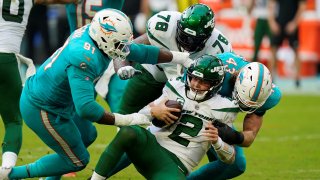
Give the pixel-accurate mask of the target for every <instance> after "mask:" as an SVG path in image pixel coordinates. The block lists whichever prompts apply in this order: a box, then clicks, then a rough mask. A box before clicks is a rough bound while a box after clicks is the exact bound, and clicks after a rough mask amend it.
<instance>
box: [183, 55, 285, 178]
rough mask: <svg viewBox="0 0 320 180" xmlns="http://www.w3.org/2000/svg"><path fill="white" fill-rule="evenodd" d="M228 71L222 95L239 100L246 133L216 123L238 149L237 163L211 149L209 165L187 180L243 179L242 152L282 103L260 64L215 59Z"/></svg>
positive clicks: (230, 57)
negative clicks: (266, 118) (265, 115)
mask: <svg viewBox="0 0 320 180" xmlns="http://www.w3.org/2000/svg"><path fill="white" fill-rule="evenodd" d="M216 57H217V58H219V59H220V60H221V61H222V62H223V64H224V65H225V67H226V74H225V79H224V81H223V85H222V88H221V90H220V91H219V94H221V95H222V96H225V97H229V98H233V99H235V100H237V102H238V104H239V109H240V110H241V111H242V112H245V113H247V114H246V116H245V118H244V120H243V130H242V132H238V131H235V130H233V129H232V128H228V126H226V125H225V124H223V123H217V124H216V127H217V128H218V131H219V136H220V137H221V138H222V139H224V141H225V142H227V143H228V144H230V145H236V146H235V150H236V157H235V162H234V163H233V164H232V165H229V164H225V163H223V162H221V161H220V160H219V159H218V158H217V155H216V153H215V151H214V149H210V150H209V152H208V153H207V154H208V158H209V161H211V162H209V163H208V164H206V165H204V166H202V167H201V168H199V169H198V170H196V171H194V172H192V173H191V174H190V175H189V176H188V179H197V180H198V179H208V178H210V179H231V178H234V177H236V176H239V175H241V174H242V173H243V172H244V171H245V168H246V160H245V156H244V153H243V150H242V146H243V147H249V146H250V145H251V144H252V143H253V142H254V140H255V138H256V136H257V134H258V132H259V130H260V127H261V126H262V121H263V116H264V114H265V113H266V111H267V110H269V109H271V108H273V107H274V106H276V105H277V104H278V103H279V101H280V99H281V91H280V89H279V87H277V86H276V85H274V84H272V78H271V74H270V71H269V70H268V69H267V68H266V67H265V66H264V65H263V64H261V63H257V62H252V63H250V62H248V61H246V60H245V59H244V58H243V57H241V56H238V55H236V54H234V53H223V54H218V55H217V56H216Z"/></svg>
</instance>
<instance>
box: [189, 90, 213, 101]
mask: <svg viewBox="0 0 320 180" xmlns="http://www.w3.org/2000/svg"><path fill="white" fill-rule="evenodd" d="M207 93H208V92H204V93H202V94H199V93H198V92H197V91H193V90H191V89H189V90H188V91H187V95H188V98H189V99H192V100H195V101H200V100H203V99H204V97H205V96H206V94H207Z"/></svg>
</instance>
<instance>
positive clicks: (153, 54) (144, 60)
mask: <svg viewBox="0 0 320 180" xmlns="http://www.w3.org/2000/svg"><path fill="white" fill-rule="evenodd" d="M159 52H160V48H159V47H156V46H151V45H144V44H135V43H132V44H130V54H129V55H128V56H127V60H129V61H134V62H138V63H140V64H157V63H158V57H159Z"/></svg>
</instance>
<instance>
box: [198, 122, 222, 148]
mask: <svg viewBox="0 0 320 180" xmlns="http://www.w3.org/2000/svg"><path fill="white" fill-rule="evenodd" d="M202 135H203V136H205V138H206V140H207V141H211V143H212V144H215V143H216V142H217V141H218V137H219V136H218V129H217V128H215V127H214V126H213V125H212V124H211V123H208V125H207V126H206V128H205V131H204V132H203V134H202Z"/></svg>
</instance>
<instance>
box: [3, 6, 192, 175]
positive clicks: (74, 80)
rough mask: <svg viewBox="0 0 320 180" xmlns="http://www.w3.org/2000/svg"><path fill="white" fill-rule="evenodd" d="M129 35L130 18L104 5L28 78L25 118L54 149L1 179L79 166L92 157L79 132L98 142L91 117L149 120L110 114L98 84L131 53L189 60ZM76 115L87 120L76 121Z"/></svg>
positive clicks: (146, 58) (145, 59)
mask: <svg viewBox="0 0 320 180" xmlns="http://www.w3.org/2000/svg"><path fill="white" fill-rule="evenodd" d="M131 40H132V25H131V22H130V20H129V19H128V17H127V16H126V15H125V14H124V13H122V12H121V11H118V10H116V9H104V10H102V11H99V12H98V13H96V15H95V17H94V18H93V20H92V22H91V23H90V24H89V25H86V26H84V27H82V28H80V29H78V30H76V31H75V32H74V33H72V34H71V35H70V36H69V38H68V39H67V40H66V42H65V44H64V45H63V46H62V47H61V48H59V49H58V50H57V51H56V52H55V53H54V54H53V55H52V56H51V57H49V58H48V59H47V60H46V61H45V62H44V64H42V65H41V67H40V68H39V70H38V72H37V73H36V74H35V75H33V76H31V77H30V78H28V80H27V81H26V83H25V86H24V88H23V91H22V95H21V99H20V110H21V114H22V117H23V119H24V121H25V123H26V124H27V125H28V127H30V128H31V129H32V130H33V131H34V132H35V133H36V134H37V135H38V136H39V137H40V138H41V140H42V141H43V142H45V143H46V144H47V145H48V146H49V147H50V148H51V149H52V150H54V151H55V154H48V155H46V156H43V157H42V158H40V159H38V160H37V161H35V162H34V163H30V164H27V165H23V166H18V167H14V168H12V169H11V168H9V169H8V168H7V169H5V168H1V169H0V180H2V179H21V178H32V177H47V176H55V175H61V174H65V173H68V172H75V171H79V170H81V169H83V168H84V167H85V166H86V165H87V164H88V162H89V153H88V151H87V149H86V146H87V144H85V143H84V141H83V140H82V138H86V137H82V136H81V135H82V134H84V133H81V131H83V130H85V131H87V132H86V134H90V133H93V135H91V134H90V135H91V136H89V137H90V138H91V139H90V140H91V141H94V139H95V138H96V134H94V133H96V130H95V128H94V126H93V125H92V122H97V123H99V124H109V125H113V124H114V125H130V124H139V123H140V122H142V123H144V122H145V121H144V118H143V117H142V118H141V117H140V116H139V115H138V114H137V113H135V114H133V115H132V116H130V117H128V116H123V115H120V114H112V113H109V112H107V111H106V110H105V109H104V108H103V107H102V106H100V105H99V104H98V103H97V102H96V101H95V100H94V84H95V82H96V81H97V80H98V79H99V77H100V76H101V75H102V73H103V72H104V70H105V69H107V67H108V64H109V63H110V59H115V58H121V59H125V58H127V59H129V60H130V59H131V58H132V59H133V60H135V59H136V60H140V61H139V62H140V63H153V64H154V63H157V62H168V61H170V60H172V61H171V62H181V63H187V64H189V65H190V61H191V60H189V59H188V58H186V59H181V53H179V52H175V53H174V52H170V51H167V50H161V51H160V54H159V55H158V54H157V53H159V48H157V47H153V46H145V45H137V44H133V43H131ZM161 52H163V53H162V54H161ZM179 54H180V55H179ZM182 55H183V53H182ZM187 56H188V55H185V57H187ZM169 59H170V60H169ZM75 114H77V115H79V117H80V118H81V119H85V120H83V121H74V120H73V118H74V115H75ZM76 122H77V124H76ZM90 140H89V141H90ZM11 170H12V171H11ZM10 171H11V173H10ZM9 173H10V174H9Z"/></svg>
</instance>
